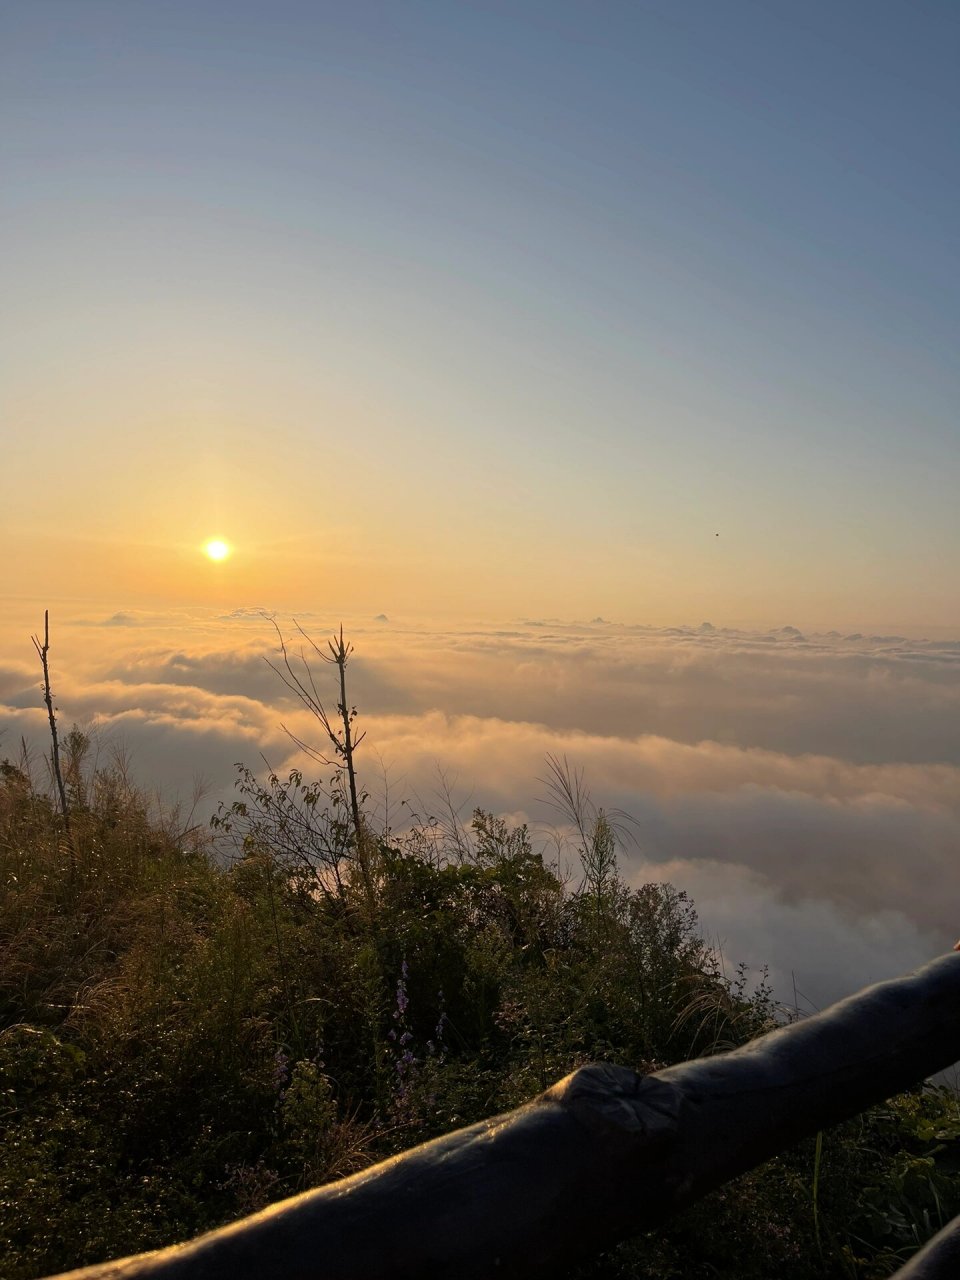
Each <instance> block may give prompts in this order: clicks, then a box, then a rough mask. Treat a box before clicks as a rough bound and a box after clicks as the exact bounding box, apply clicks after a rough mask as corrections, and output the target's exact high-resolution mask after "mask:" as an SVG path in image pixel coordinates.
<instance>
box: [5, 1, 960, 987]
mask: <svg viewBox="0 0 960 1280" xmlns="http://www.w3.org/2000/svg"><path fill="white" fill-rule="evenodd" d="M958 62H960V8H958V7H957V6H956V5H955V4H954V3H952V2H947V0H911V2H910V3H907V2H906V0H904V2H902V3H901V2H900V0H845V2H844V3H842V4H837V3H835V2H834V0H829V2H821V0H807V2H806V3H803V4H786V3H780V2H779V0H772V2H771V0H765V2H763V3H761V2H760V0H756V2H754V0H728V2H726V3H723V4H717V3H716V2H715V0H636V2H631V3H625V2H623V3H622V2H620V0H606V2H605V3H603V4H592V3H590V4H588V3H586V2H585V0H581V2H580V3H567V2H566V0H549V3H546V2H544V3H539V2H537V0H512V2H511V3H509V4H507V3H500V2H498V0H489V2H485V3H470V2H468V0H463V2H462V3H456V4H451V3H448V2H447V0H443V2H440V0H403V3H399V2H398V0H391V2H390V3H372V2H371V0H351V3H349V4H343V3H339V2H338V3H325V2H323V0H311V2H310V3H305V2H303V3H301V2H299V0H274V2H273V3H271V4H264V3H259V2H258V3H250V2H248V0H230V2H229V3H226V2H222V3H221V2H219V0H190V2H189V3H187V2H185V0H164V3H162V4H157V3H155V2H154V0H30V2H29V3H25V2H20V3H16V2H10V0H7V2H6V3H4V2H3V0H0V179H2V180H0V262H2V279H3V289H2V297H0V539H2V547H3V557H2V568H0V755H2V754H5V753H11V754H16V749H17V744H18V741H19V737H20V735H21V734H23V735H25V736H26V737H27V738H28V739H29V740H30V741H31V742H33V743H34V744H35V745H36V746H37V748H38V749H42V747H43V743H44V721H43V709H42V705H41V703H40V701H39V693H38V689H37V671H36V670H35V667H36V657H35V654H34V653H33V650H32V647H31V646H30V642H29V637H30V635H31V633H33V632H35V631H36V630H37V629H38V628H39V627H40V626H42V617H43V609H44V608H46V607H50V609H51V619H52V628H53V630H52V638H53V644H54V648H53V651H52V657H53V662H54V671H55V680H56V687H57V693H58V697H59V704H60V708H61V717H62V719H63V720H64V722H66V723H72V722H73V721H76V722H78V723H80V724H82V725H84V726H86V727H88V728H93V729H95V730H96V733H97V734H98V735H99V737H98V741H101V742H102V749H103V751H104V752H106V753H107V755H108V756H109V753H110V752H112V751H114V750H118V749H121V748H122V749H124V750H126V751H128V752H129V753H130V755H131V758H132V760H133V766H134V769H135V771H136V773H137V775H138V776H139V777H140V778H141V779H142V780H143V783H144V785H145V786H147V787H148V788H149V789H156V790H157V791H159V792H160V793H161V794H162V795H163V796H164V797H165V799H166V801H167V802H172V800H171V798H172V797H174V796H176V795H178V794H179V795H181V796H189V793H190V791H191V788H192V782H193V778H194V777H195V775H197V774H198V773H199V774H202V775H203V776H204V777H205V778H206V779H207V781H208V783H209V788H210V793H209V796H208V802H209V803H215V801H216V799H218V798H221V797H224V796H229V795H230V786H231V779H232V777H233V766H234V763H235V762H236V761H238V760H244V761H246V762H247V763H248V764H253V765H256V764H257V762H258V760H259V759H260V757H261V754H263V755H266V756H267V757H268V758H269V759H270V761H271V763H272V764H274V766H275V767H276V766H283V767H289V766H291V765H292V764H294V763H297V757H296V753H295V752H293V751H292V749H291V745H290V741H289V739H288V738H287V737H286V736H285V735H284V733H283V731H282V729H281V728H280V725H281V723H282V722H286V723H288V724H291V723H292V724H294V725H298V724H299V722H298V721H297V720H296V709H295V708H291V707H290V706H288V705H286V704H285V703H284V700H283V697H282V690H281V689H278V688H277V684H276V680H275V678H274V677H273V676H272V675H271V673H270V672H269V668H268V667H267V666H266V664H265V663H264V661H263V659H264V656H269V654H270V653H271V652H274V651H275V638H276V637H275V633H274V631H273V626H272V623H271V622H270V621H269V618H270V617H271V616H275V617H276V618H277V620H278V623H279V625H280V626H281V627H282V628H283V629H284V630H285V633H287V634H290V633H292V628H293V618H294V617H296V618H299V619H300V620H301V621H302V622H303V623H304V625H306V626H307V627H308V628H309V629H310V630H311V632H312V633H317V634H319V635H320V636H321V637H322V636H323V635H325V634H327V632H328V631H329V630H330V629H332V628H334V627H336V626H338V625H339V623H340V622H341V621H345V622H346V624H347V628H348V632H349V634H350V635H351V636H353V637H354V638H355V640H356V642H357V657H356V660H355V665H354V675H355V680H356V686H357V701H358V703H359V705H360V707H361V711H362V713H363V715H364V716H365V718H366V723H367V727H368V739H367V749H368V751H369V752H370V755H369V756H368V759H367V761H365V762H364V770H365V772H366V777H367V778H368V779H371V780H373V781H376V779H378V778H379V779H381V781H382V780H383V779H384V778H386V779H387V781H388V783H389V787H388V788H387V789H388V790H389V791H390V793H391V794H393V795H394V796H397V795H399V794H400V793H401V792H404V791H409V792H410V793H411V794H417V795H419V796H421V797H425V803H427V804H429V802H430V801H429V797H430V795H431V794H432V791H433V790H435V788H436V779H437V769H438V768H441V769H444V770H446V771H447V776H448V777H451V778H455V779H456V780H457V783H456V785H457V787H459V788H460V794H462V796H463V797H465V798H464V800H463V803H464V804H465V805H466V806H467V810H466V811H467V812H468V811H469V806H470V805H471V804H472V803H481V804H483V805H485V806H487V807H490V808H492V809H494V810H496V811H497V812H501V813H505V814H509V815H514V816H515V817H516V818H517V820H529V821H530V822H531V823H532V824H535V825H536V826H537V830H538V831H541V832H542V833H544V834H543V838H544V839H545V840H546V839H548V836H547V834H546V826H545V824H547V823H548V816H549V815H548V814H547V812H546V810H545V809H544V808H543V805H542V798H543V786H542V783H541V781H540V779H542V776H543V773H544V760H545V757H546V754H547V753H548V752H553V753H555V754H560V755H563V754H566V755H567V756H568V758H569V759H570V760H571V762H572V763H575V764H577V765H582V767H583V768H584V769H585V771H586V776H587V779H588V782H590V783H591V785H592V786H593V789H594V792H595V795H596V797H597V799H598V801H600V802H602V803H604V804H607V805H611V806H620V807H622V808H624V809H626V810H628V811H630V812H631V813H632V814H633V815H634V816H635V818H636V821H637V831H638V839H637V844H636V847H634V848H631V849H629V850H624V852H623V862H622V869H623V872H624V875H625V877H626V878H627V879H628V880H629V882H630V883H642V882H643V881H644V879H650V878H655V879H657V878H659V879H669V880H671V881H673V882H674V883H676V884H677V886H678V887H680V888H684V889H687V890H689V891H690V892H691V893H692V895H693V896H694V898H695V900H696V902H697V906H698V908H699V909H700V912H701V920H702V922H703V925H704V928H705V930H706V931H707V932H708V933H709V935H710V937H711V938H713V939H715V940H716V941H717V944H718V946H722V948H723V952H724V955H725V956H729V957H730V958H731V961H732V962H735V961H736V960H739V959H743V960H745V961H746V962H747V963H748V964H749V965H750V966H751V968H752V969H753V970H754V971H759V969H760V968H761V967H762V966H763V965H764V964H767V965H769V966H770V968H771V972H772V973H773V975H774V977H775V981H776V984H777V990H778V993H779V994H781V995H782V996H783V995H786V996H787V997H788V998H794V995H795V993H797V992H799V993H800V996H799V997H798V999H801V998H802V1002H806V1004H807V1005H808V1006H810V1007H814V1006H818V1005H821V1004H823V1003H825V1002H827V1001H829V1000H830V999H833V998H835V997H836V996H838V995H842V994H846V992H847V991H850V990H854V989H856V988H857V987H858V986H860V985H862V984H863V983H864V982H867V981H871V980H874V979H876V978H880V977H885V976H892V975H893V974H895V973H899V972H902V971H903V970H904V969H905V968H909V967H911V966H912V965H914V964H916V963H919V962H920V961H921V960H923V959H924V958H926V957H928V956H930V955H932V954H935V953H936V952H937V951H938V950H941V949H943V948H944V947H945V946H948V945H950V943H951V942H952V940H953V938H954V937H955V936H956V934H957V933H958V932H960V920H954V919H952V918H951V903H952V902H954V901H956V900H957V896H958V894H957V890H958V889H960V884H958V875H960V872H957V871H956V869H955V864H957V859H956V850H957V847H958V837H960V808H958V806H960V799H958V797H960V787H958V785H957V783H958V780H960V779H958V770H960V737H958V734H960V728H958V726H960V716H958V714H957V713H958V710H960V708H958V701H960V676H958V673H960V666H958V662H960V641H958V639H957V638H958V637H960V595H958V592H957V590H956V582H957V563H958V557H960V520H958V518H957V514H956V495H957V493H958V492H960V433H958V431H957V427H956V414H957V408H956V407H957V404H958V401H960V397H958V392H960V385H958V384H960V367H958V364H957V361H956V356H955V353H956V350H957V349H958V337H960V333H958V329H960V255H958V252H957V249H958V244H957V241H958V235H960V232H958V228H960V216H958V215H960V209H958V203H960V202H958V196H960V150H958V148H957V146H956V139H957V137H958V136H960V88H958V83H960V81H958V77H957V75H956V68H957V65H958ZM213 538H219V539H223V540H225V541H226V542H227V543H228V544H229V545H230V548H231V554H230V555H229V556H227V557H226V558H225V559H223V560H221V561H213V560H211V559H210V558H209V557H208V556H207V555H205V554H204V550H203V548H204V546H205V545H206V544H207V543H208V542H209V540H210V539H213ZM376 619H387V621H383V620H380V621H376ZM299 727H300V728H302V729H303V730H304V731H305V732H306V731H307V730H308V729H309V725H300V726H299ZM375 789H376V788H374V787H372V790H375ZM401 798H405V797H401Z"/></svg>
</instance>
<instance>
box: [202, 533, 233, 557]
mask: <svg viewBox="0 0 960 1280" xmlns="http://www.w3.org/2000/svg"><path fill="white" fill-rule="evenodd" d="M203 550H204V552H205V554H206V555H208V556H209V557H210V559H211V560H226V558H227V556H228V555H229V554H230V543H229V542H224V540H223V539H222V538H211V539H210V541H209V542H208V543H206V544H205V545H204V548H203Z"/></svg>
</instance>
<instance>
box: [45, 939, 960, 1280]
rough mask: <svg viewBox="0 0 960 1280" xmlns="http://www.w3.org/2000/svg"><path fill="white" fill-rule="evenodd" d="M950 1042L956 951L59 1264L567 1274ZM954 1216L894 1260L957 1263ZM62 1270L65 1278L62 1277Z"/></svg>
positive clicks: (456, 1276)
mask: <svg viewBox="0 0 960 1280" xmlns="http://www.w3.org/2000/svg"><path fill="white" fill-rule="evenodd" d="M958 1059H960V954H956V953H951V954H950V955H947V956H944V957H942V958H941V959H938V960H935V961H934V962H933V963H932V964H929V965H927V966H926V967H925V968H923V969H920V970H918V971H917V972H916V973H914V974H911V975H909V976H908V977H905V978H899V979H897V980H895V981H893V982H884V983H880V984H879V985H877V986H874V987H870V988H868V989H867V990H866V991H863V992H861V993H860V994H858V995H856V996H853V997H851V998H850V999H847V1000H844V1001H842V1002H841V1003H839V1004H836V1005H834V1006H833V1007H832V1008H830V1009H828V1010H826V1011H825V1012H824V1013H821V1014H818V1015H816V1016H815V1017H811V1018H808V1019H806V1020H804V1021H802V1022H797V1023H794V1024H792V1025H790V1026H787V1027H783V1028H781V1029H779V1030H777V1031H773V1032H771V1033H770V1034H769V1035H766V1036H762V1037H761V1038H759V1039H758V1040H755V1041H753V1042H752V1043H751V1044H749V1045H746V1046H745V1047H743V1048H741V1049H737V1050H735V1051H733V1052H731V1053H727V1054H722V1055H718V1056H717V1057H712V1058H700V1059H697V1060H696V1061H693V1062H686V1063H683V1064H682V1065H680V1066H675V1067H669V1068H667V1069H666V1070H664V1071H658V1072H657V1073H656V1074H654V1075H650V1076H644V1077H641V1076H637V1075H635V1074H634V1073H633V1072H632V1071H628V1070H627V1069H625V1068H623V1067H615V1066H607V1065H592V1066H586V1067H582V1068H581V1069H580V1070H578V1071H575V1072H574V1073H573V1074H572V1075H569V1076H567V1077H566V1079H564V1080H561V1081H560V1082H559V1083H558V1084H556V1085H554V1086H553V1088H551V1089H548V1090H547V1091H546V1093H543V1094H541V1095H540V1096H539V1097H537V1098H534V1099H533V1100H532V1101H531V1102H528V1103H526V1104H525V1105H524V1106H522V1107H519V1108H518V1109H517V1110H516V1111H511V1112H508V1113H507V1114H505V1115H500V1116H495V1117H493V1118H492V1119H490V1120H485V1121H483V1122H482V1123H480V1124H475V1125H472V1126H470V1127H469V1128H467V1129H460V1130H457V1131H456V1132H454V1133H450V1134H447V1135H446V1136H445V1137H442V1138H438V1139H436V1140H435V1141H433V1142H428V1143H425V1144H424V1145H423V1146H420V1147H416V1148H414V1149H413V1150H411V1151H407V1152H404V1153H403V1154H401V1155H398V1156H395V1157H394V1158H393V1159H391V1160H387V1161H384V1162H383V1163H382V1164H378V1165H375V1166H373V1167H372V1168H370V1169H367V1170H365V1171H364V1172H362V1173H358V1174H355V1175H354V1176H353V1177H350V1178H346V1179H344V1180H343V1181H342V1182H335V1183H331V1184H329V1185H327V1186H324V1187H320V1188H318V1189H317V1190H314V1191H309V1192H306V1193H305V1194H303V1195H300V1196H295V1197H293V1198H292V1199H289V1200H284V1201H281V1202H280V1203H278V1204H275V1205H272V1206H271V1207H270V1208H268V1209H265V1210H264V1211H263V1212H261V1213H258V1214H255V1215H254V1216H253V1217H249V1218H245V1219H243V1220H242V1221H240V1222H237V1223H234V1224H233V1225H231V1226H228V1227H223V1228H221V1229H220V1230H217V1231H213V1232H210V1233H209V1234H207V1235H204V1236H201V1237H199V1238H198V1239H196V1240H193V1241H191V1242H189V1243H187V1244H182V1245H175V1246H173V1247H171V1248H169V1249H163V1250H160V1251H158V1252H154V1253H148V1254H141V1255H139V1256H138V1257H134V1258H125V1259H121V1260H119V1261H116V1262H107V1263H104V1264H102V1265H98V1266H93V1267H86V1268H84V1269H82V1270H80V1271H72V1272H69V1273H66V1274H68V1275H69V1277H70V1280H264V1277H267V1278H268V1280H269V1278H270V1277H277V1280H377V1278H379V1277H386V1276H389V1277H390V1278H391V1280H414V1277H416V1278H417V1280H424V1278H426V1277H437V1278H439V1277H444V1278H446V1280H474V1278H476V1280H479V1278H480V1277H483V1280H489V1278H490V1277H498V1276H502V1277H524V1280H532V1278H533V1277H536V1276H547V1275H557V1274H562V1273H563V1272H564V1271H565V1270H566V1269H568V1268H569V1267H570V1266H571V1264H573V1263H574V1262H576V1261H577V1260H578V1259H581V1258H584V1257H586V1256H589V1255H590V1254H591V1253H595V1252H596V1251H598V1250H600V1249H603V1248H609V1247H610V1246H612V1245H613V1244H615V1243H616V1242H618V1241H619V1240H622V1239H624V1238H625V1237H627V1236H630V1235H635V1234H636V1233H638V1232H640V1231H644V1230H648V1229H649V1228H651V1227H654V1226H656V1225H657V1224H658V1223H660V1222H662V1221H663V1220H664V1219H665V1218H666V1217H667V1216H668V1215H669V1214H672V1213H674V1212H675V1211H676V1210H678V1209H681V1208H683V1207H684V1206H685V1205H689V1204H691V1203H692V1202H693V1201H695V1200H697V1199H699V1198H700V1197H701V1196H703V1195H705V1194H706V1193H707V1192H708V1191H711V1190H712V1189H713V1188H714V1187H717V1186H719V1185H720V1184H721V1183H723V1182H726V1181H727V1180H729V1179H730V1178H733V1177H736V1176H737V1174H740V1173H742V1172H744V1171H745V1170H747V1169H750V1168H753V1167H754V1166H755V1165H757V1164H759V1163H760V1162H761V1161H763V1160H766V1159H768V1158H769V1157H770V1156H773V1155H775V1154H776V1153H777V1152H779V1151H781V1150H782V1149H783V1148H784V1147H786V1146H788V1145H790V1144H791V1143H793V1142H796V1141H797V1140H798V1139H800V1138H803V1137H805V1136H808V1135H810V1134H813V1133H816V1132H817V1130H819V1129H821V1128H823V1127H825V1126H827V1125H831V1124H834V1123H836V1122H837V1121H840V1120H843V1119H846V1118H847V1117H849V1116H852V1115H855V1114H856V1113H857V1112H858V1111H862V1110H863V1109H864V1108H865V1107H868V1106H871V1105H872V1104H873V1103H876V1102H880V1101H882V1100H883V1099H884V1098H888V1097H890V1096H891V1095H892V1094H894V1093H897V1092H899V1091H900V1090H902V1089H905V1088H907V1087H909V1086H910V1085H912V1084H915V1083H916V1082H918V1081H920V1080H923V1079H924V1078H925V1077H927V1076H929V1075H932V1074H933V1073H934V1072H937V1071H940V1070H942V1069H943V1068H945V1067H947V1066H949V1065H950V1064H951V1063H953V1062H955V1061H957V1060H958ZM958 1259H960V1230H956V1229H955V1230H953V1231H951V1230H950V1229H949V1228H948V1229H947V1231H946V1232H945V1233H941V1237H938V1238H937V1239H936V1240H935V1241H933V1242H931V1244H930V1246H928V1248H927V1249H926V1250H924V1251H923V1253H921V1254H920V1255H918V1256H917V1258H915V1259H914V1261H913V1262H912V1263H910V1264H909V1265H908V1266H907V1268H906V1269H904V1270H903V1271H901V1272H899V1273H898V1275H899V1277H901V1280H947V1277H950V1278H951V1280H955V1277H957V1276H958V1275H960V1261H958ZM61 1280H66V1277H65V1276H64V1277H61Z"/></svg>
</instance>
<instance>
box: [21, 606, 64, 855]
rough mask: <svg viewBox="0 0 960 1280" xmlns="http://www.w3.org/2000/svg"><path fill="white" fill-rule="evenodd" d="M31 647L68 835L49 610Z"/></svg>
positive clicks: (54, 774)
mask: <svg viewBox="0 0 960 1280" xmlns="http://www.w3.org/2000/svg"><path fill="white" fill-rule="evenodd" d="M30 638H31V639H32V640H33V647H34V648H35V649H36V651H37V653H38V654H39V657H40V665H41V666H42V668H43V700H44V702H45V703H46V704H47V717H48V718H49V720H50V737H51V739H52V741H53V752H52V760H53V776H54V780H55V781H56V784H57V792H58V794H59V797H60V812H61V813H62V814H63V827H64V830H65V831H66V833H67V835H68V836H69V835H70V810H69V808H68V806H67V790H66V787H65V786H64V785H63V772H62V770H61V768H60V739H59V736H58V734H57V716H56V711H55V709H54V705H53V693H52V691H51V689H50V663H49V657H48V655H49V653H50V610H49V609H44V611H43V644H41V643H40V640H39V637H38V636H31V637H30Z"/></svg>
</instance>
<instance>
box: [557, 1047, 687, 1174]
mask: <svg viewBox="0 0 960 1280" xmlns="http://www.w3.org/2000/svg"><path fill="white" fill-rule="evenodd" d="M546 1097H547V1098H549V1099H550V1100H551V1101H553V1102H556V1103H558V1104H559V1105H560V1106H561V1107H563V1108H564V1110H566V1111H567V1112H569V1114H570V1115H571V1116H573V1117H574V1119H576V1120H577V1121H578V1122H579V1123H580V1124H582V1125H583V1126H584V1128H586V1129H588V1130H589V1131H590V1132H591V1133H592V1134H595V1135H596V1136H597V1137H598V1138H602V1140H603V1141H604V1142H605V1143H607V1144H610V1143H615V1144H617V1145H618V1146H619V1147H621V1148H623V1149H627V1148H629V1149H635V1148H638V1147H643V1149H644V1150H645V1151H649V1152H652V1151H661V1150H663V1148H665V1147H666V1146H667V1145H668V1144H669V1143H671V1142H673V1141H674V1140H675V1139H676V1136H677V1127H678V1122H679V1116H680V1104H681V1094H680V1091H679V1089H677V1088H676V1087H675V1086H674V1085H672V1084H669V1083H667V1082H666V1081H663V1080H658V1079H657V1078H656V1077H655V1076H638V1075H637V1073H636V1072H635V1071H630V1070H629V1069H628V1068H627V1067H616V1066H613V1065H612V1064H610V1063H605V1062H592V1063H590V1064H589V1065H588V1066H585V1067H580V1068H579V1069H578V1070H576V1071H574V1072H572V1073H571V1074H570V1075H568V1076H565V1077H564V1078H563V1079H562V1080H560V1081H559V1082H558V1083H557V1084H555V1085H554V1086H553V1088H552V1089H548V1090H547V1093H546Z"/></svg>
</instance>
